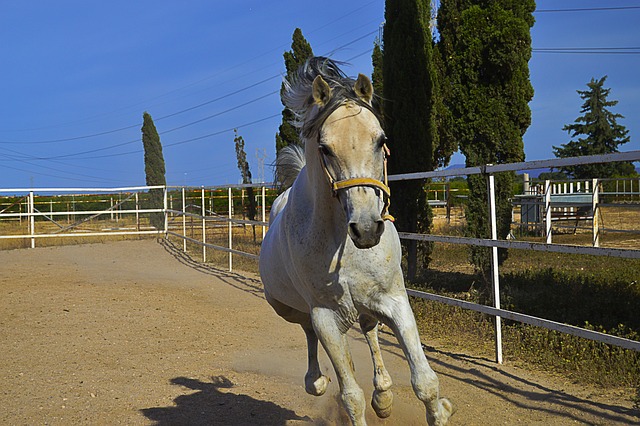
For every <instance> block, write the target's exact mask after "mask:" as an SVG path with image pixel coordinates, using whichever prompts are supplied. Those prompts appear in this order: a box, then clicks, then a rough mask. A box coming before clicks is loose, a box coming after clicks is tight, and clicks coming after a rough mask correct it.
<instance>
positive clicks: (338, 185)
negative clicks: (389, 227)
mask: <svg viewBox="0 0 640 426" xmlns="http://www.w3.org/2000/svg"><path fill="white" fill-rule="evenodd" d="M383 151H384V183H383V182H381V181H379V180H378V179H373V178H367V177H357V178H350V179H343V180H338V181H336V180H335V179H334V178H333V176H331V173H329V169H328V168H327V162H326V160H325V158H324V155H323V154H322V151H321V149H320V148H318V155H319V156H320V164H321V165H322V170H324V173H325V175H326V176H327V179H328V180H329V184H330V185H331V190H332V192H333V196H334V197H337V196H338V191H339V190H341V189H347V188H353V187H355V186H368V187H370V188H377V189H379V190H380V191H382V197H383V200H384V207H383V208H382V212H381V213H380V216H382V219H384V220H390V221H391V222H393V221H394V220H395V218H394V217H393V216H391V215H390V214H389V205H390V204H391V190H390V189H389V184H388V181H387V157H388V156H389V155H390V154H391V152H390V151H389V148H387V145H386V144H384V145H383Z"/></svg>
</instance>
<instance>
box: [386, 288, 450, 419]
mask: <svg viewBox="0 0 640 426" xmlns="http://www.w3.org/2000/svg"><path fill="white" fill-rule="evenodd" d="M390 305H393V306H387V308H388V309H389V310H388V312H393V313H394V314H393V315H391V316H388V317H387V318H385V323H387V325H389V327H391V329H392V330H393V331H394V333H395V335H396V337H397V339H398V342H399V343H400V346H401V347H402V350H403V351H404V354H405V356H406V357H407V360H408V362H409V368H410V369H411V385H412V386H413V391H414V392H415V394H416V396H417V397H418V399H419V400H421V401H422V402H423V403H424V405H425V407H426V409H427V423H428V424H429V425H430V426H443V425H445V424H446V423H447V421H448V420H449V417H451V415H452V414H453V413H454V412H455V409H454V407H453V404H452V403H451V402H450V401H449V400H448V399H446V398H441V397H440V391H439V383H438V377H437V376H436V373H435V372H434V371H433V370H432V369H431V366H429V362H428V361H427V357H426V356H425V354H424V351H423V350H422V344H421V342H420V335H419V333H418V327H417V326H416V320H415V317H414V316H413V311H412V310H411V306H410V305H409V299H408V298H407V295H406V293H404V294H402V295H399V296H397V297H394V298H392V299H390Z"/></svg>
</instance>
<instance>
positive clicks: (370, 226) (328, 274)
mask: <svg viewBox="0 0 640 426" xmlns="http://www.w3.org/2000/svg"><path fill="white" fill-rule="evenodd" d="M285 88H286V90H285V93H284V95H283V100H284V102H285V104H286V105H287V107H288V108H290V109H291V110H292V111H294V113H295V114H296V116H297V119H298V122H297V124H298V127H299V129H300V131H301V136H302V138H303V140H304V143H305V150H304V152H302V150H301V149H299V148H298V149H296V148H285V149H283V150H281V153H280V155H279V156H278V160H277V174H278V175H279V177H280V180H281V181H282V182H283V183H284V184H288V183H291V181H292V180H293V179H294V178H295V181H294V182H293V185H292V186H291V187H290V188H289V189H288V190H287V191H285V192H284V193H283V194H281V195H280V196H279V197H278V198H277V199H276V201H275V202H274V204H273V207H272V211H271V216H270V228H269V231H268V232H267V235H266V236H265V239H264V241H263V243H262V249H261V253H260V275H261V276H262V282H263V283H264V291H265V296H266V299H267V301H268V302H269V303H270V304H271V306H272V307H273V309H274V310H275V311H276V312H277V313H278V314H279V315H280V316H282V317H283V318H284V319H285V320H287V321H290V322H293V323H297V324H300V325H301V326H302V328H303V329H304V331H305V333H306V336H307V345H308V362H309V364H308V370H307V373H306V375H305V388H306V390H307V392H308V393H310V394H312V395H322V394H323V393H324V392H325V390H326V388H327V385H328V382H329V379H328V378H327V377H326V376H324V375H323V374H322V372H321V371H320V366H319V364H318V357H317V355H318V340H320V343H321V344H322V346H323V347H324V349H325V351H326V353H327V355H328V356H329V359H330V360H331V363H332V364H333V367H334V370H335V373H336V376H337V379H338V383H339V385H340V396H341V399H342V402H343V404H344V407H345V409H346V411H347V413H348V415H349V418H350V419H351V422H352V424H354V425H365V424H366V422H365V416H364V412H365V397H364V393H363V391H362V389H361V388H360V386H358V384H357V383H356V380H355V378H354V370H353V368H354V367H353V363H352V359H351V353H350V351H349V347H348V344H347V336H346V332H347V330H348V329H350V328H351V326H352V325H353V324H354V322H356V321H359V323H360V327H361V329H362V332H363V333H364V336H365V338H366V341H367V343H368V344H369V347H370V349H371V356H372V359H373V364H374V379H373V383H374V388H375V390H374V392H373V398H372V402H371V404H372V406H373V408H374V410H375V412H376V414H377V415H378V416H379V417H383V418H384V417H388V416H389V415H390V414H391V405H392V401H393V395H392V393H391V390H390V387H391V377H390V376H389V373H388V372H387V370H386V368H385V366H384V364H383V361H382V357H381V353H380V347H379V344H378V330H377V325H378V321H380V322H382V323H384V324H386V325H387V326H389V327H390V328H391V329H392V330H393V332H394V333H395V335H396V337H397V338H398V341H399V342H400V345H401V346H402V349H403V351H404V353H405V355H406V357H407V360H408V362H409V367H410V369H411V384H412V385H413V389H414V391H415V393H416V395H417V397H418V398H419V399H420V400H421V401H423V402H424V404H425V406H426V411H427V414H426V417H427V422H428V424H429V425H444V424H445V423H446V422H447V420H448V418H449V416H451V414H452V413H453V406H452V404H451V403H450V402H449V401H448V400H447V399H446V398H440V397H439V389H438V388H439V385H438V378H437V377H436V374H435V373H434V371H433V370H432V369H431V367H430V366H429V363H428V362H427V359H426V357H425V355H424V352H423V350H422V346H421V343H420V336H419V334H418V330H417V327H416V322H415V318H414V316H413V312H412V310H411V307H410V305H409V300H408V297H407V293H406V291H405V287H404V281H403V277H402V271H401V268H400V260H401V259H400V258H401V249H400V240H399V238H398V234H397V232H396V229H395V227H394V225H393V223H392V222H391V221H386V220H385V219H387V218H389V217H388V214H387V207H388V202H389V201H388V200H389V189H388V187H387V186H386V184H385V183H383V182H382V179H383V176H384V175H385V170H384V168H385V166H384V159H385V150H386V146H385V140H386V139H385V135H384V132H383V130H382V127H381V125H380V122H379V120H378V117H377V115H376V113H375V112H374V108H373V107H372V106H371V101H372V97H373V87H372V85H371V81H370V80H369V79H368V78H367V77H366V76H364V75H362V74H360V75H359V76H358V79H357V80H356V81H354V80H352V79H349V78H347V77H346V76H345V75H344V74H343V73H342V71H341V70H340V69H339V68H338V66H337V65H336V63H335V62H333V61H331V60H329V59H326V58H311V59H310V60H308V61H307V62H306V64H305V65H303V66H302V67H301V68H300V70H299V71H298V74H297V76H295V77H294V78H292V79H291V81H287V82H285ZM296 176H297V177H296Z"/></svg>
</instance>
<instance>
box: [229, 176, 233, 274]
mask: <svg viewBox="0 0 640 426" xmlns="http://www.w3.org/2000/svg"><path fill="white" fill-rule="evenodd" d="M232 218H233V194H232V193H231V188H229V225H228V230H229V250H231V249H233V239H232V238H231V236H232V234H233V224H232V223H231V219H232ZM231 271H233V253H231V252H229V272H231Z"/></svg>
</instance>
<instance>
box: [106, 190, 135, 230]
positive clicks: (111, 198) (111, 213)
mask: <svg viewBox="0 0 640 426" xmlns="http://www.w3.org/2000/svg"><path fill="white" fill-rule="evenodd" d="M111 204H113V198H111ZM111 215H113V208H112V209H111ZM136 231H138V232H140V200H139V199H138V193H137V192H136Z"/></svg>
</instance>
